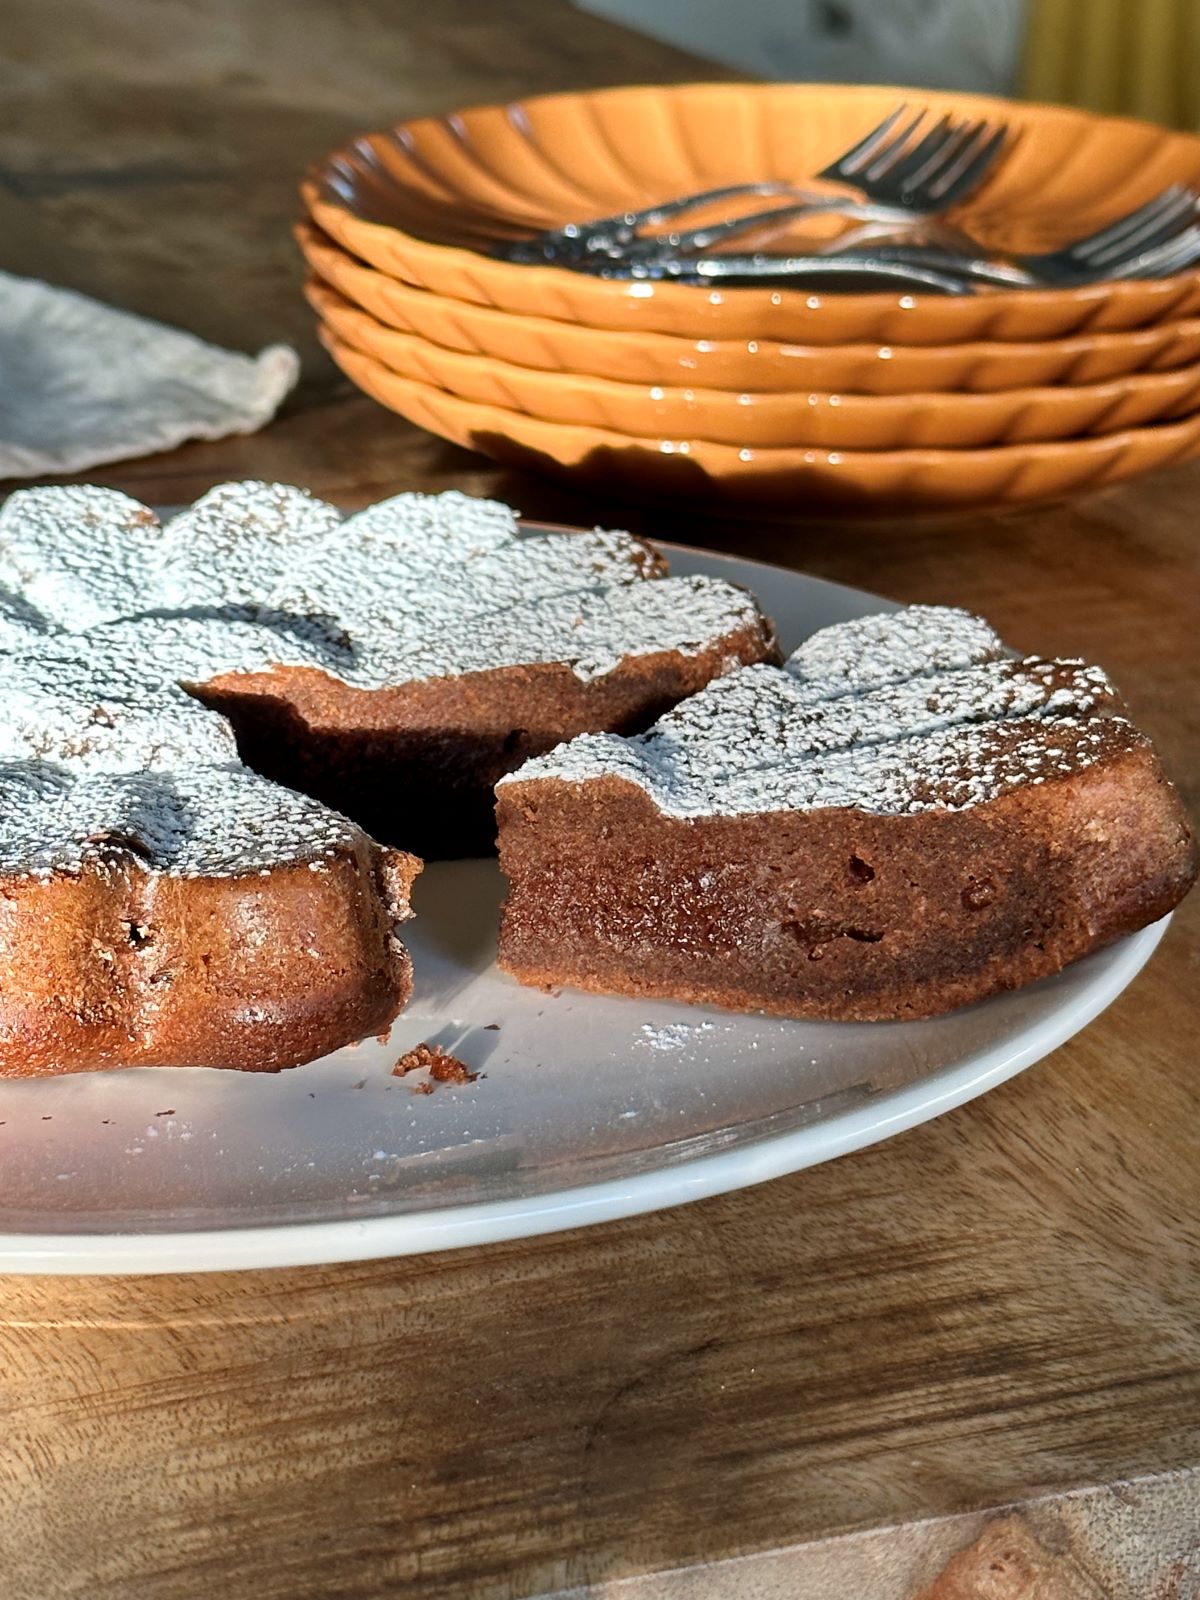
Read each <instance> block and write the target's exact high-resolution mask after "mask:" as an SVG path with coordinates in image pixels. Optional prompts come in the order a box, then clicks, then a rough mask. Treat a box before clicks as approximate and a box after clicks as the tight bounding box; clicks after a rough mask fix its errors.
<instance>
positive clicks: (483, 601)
mask: <svg viewBox="0 0 1200 1600" xmlns="http://www.w3.org/2000/svg"><path fill="white" fill-rule="evenodd" d="M661 572H662V569H661V564H660V563H659V562H658V559H657V557H656V556H655V555H654V554H653V552H652V551H651V550H650V549H649V547H647V546H646V545H644V544H643V543H641V541H639V540H637V539H634V538H632V537H631V536H630V535H629V534H626V533H608V532H604V531H603V530H600V529H596V530H594V531H593V532H591V533H584V534H578V535H575V534H567V535H561V534H536V533H525V532H524V531H523V530H522V529H521V528H520V526H519V524H518V522H517V518H516V515H515V513H514V512H513V511H512V510H511V509H510V508H509V507H508V506H505V505H501V504H499V503H498V502H496V501H489V500H478V499H473V498H471V497H470V496H467V495H463V494H459V493H457V492H451V493H448V494H443V495H421V494H410V495H398V496H395V497H394V498H392V499H390V500H385V501H382V502H380V503H379V504H378V505H375V506H372V507H371V508H369V509H368V510H366V511H363V512H360V513H358V514H357V515H356V516H352V517H349V518H343V517H342V515H341V514H340V513H339V512H338V511H337V510H336V509H335V508H334V507H333V506H331V505H328V504H327V503H326V502H324V501H322V500H319V499H318V498H316V497H315V496H314V495H311V494H309V493H307V491H305V490H303V489H298V488H293V487H291V486H288V485H285V484H267V483H258V482H243V483H229V484H222V485H220V486H218V487H217V488H215V489H213V490H211V491H210V492H209V493H208V494H206V495H204V496H203V497H202V498H201V499H200V500H198V501H197V502H196V504H195V505H194V506H192V507H190V508H189V509H188V510H186V511H184V512H183V513H182V514H181V515H179V516H178V517H175V518H174V519H173V520H172V521H170V522H168V523H167V524H166V525H165V526H163V525H162V524H160V522H159V521H158V519H157V518H156V517H155V516H154V514H153V513H152V512H151V511H150V510H148V509H147V508H146V507H145V506H142V505H140V504H139V503H138V502H137V501H136V500H133V499H131V498H130V497H129V496H127V495H123V494H119V493H117V492H116V491H114V490H109V489H101V488H94V487H84V488H48V489H30V490H21V491H19V492H17V493H16V494H14V495H12V496H11V497H10V498H9V500H8V501H7V503H6V504H5V505H4V507H3V509H0V586H2V587H0V807H2V815H0V866H3V868H4V870H7V871H22V870H32V871H37V872H48V871H68V872H73V871H78V870H79V868H80V866H81V865H82V864H83V863H84V862H86V861H89V860H94V859H99V858H103V859H108V858H109V857H111V856H112V855H113V854H114V852H118V853H119V852H121V851H124V852H125V853H126V855H128V854H132V855H134V856H137V857H140V858H142V859H144V860H145V861H146V862H148V863H149V864H150V865H151V866H152V867H154V868H155V869H156V870H161V871H164V872H169V873H177V874H183V875H189V874H195V873H201V872H204V873H217V874H224V873H240V872H248V871H261V870H266V869H269V868H270V867H271V866H273V865H276V864H278V863H280V862H282V861H293V860H295V861H305V860H308V861H310V862H311V863H312V864H313V865H314V867H319V866H320V864H321V863H322V862H323V861H324V860H325V859H326V858H327V857H328V856H329V855H330V854H331V853H337V852H338V851H340V850H343V849H345V848H347V847H349V846H350V845H352V844H353V843H354V841H355V840H356V839H360V838H361V837H362V836H361V834H359V833H358V830H356V829H354V828H353V827H352V825H351V824H350V823H348V822H346V821H345V819H343V818H341V817H338V816H337V815H335V814H334V813H332V812H330V811H328V810H326V809H325V808H324V807H322V806H320V805H318V804H317V803H316V802H313V801H309V800H304V799H302V798H301V797H300V796H297V795H292V794H290V793H289V792H287V791H284V790H280V789H278V788H276V787H274V786H273V785H270V784H268V783H266V782H264V781H263V780H261V779H258V778H256V777H254V776H253V775H252V774H250V773H249V772H248V771H246V769H244V768H243V767H242V766H241V765H240V763H239V762H238V760H237V753H236V747H235V744H234V740H233V736H232V733H231V731H230V729H229V727H228V725H227V724H226V723H225V721H224V720H223V719H222V718H221V717H219V716H218V715H216V714H215V713H213V712H210V711H207V710H205V709H204V708H203V707H202V706H200V705H199V704H197V703H196V702H195V701H194V700H192V699H191V698H190V697H189V696H188V695H187V694H186V693H185V692H184V689H183V688H181V687H180V685H181V684H182V685H185V686H186V685H197V684H202V683H204V682H205V681H207V680H210V679H212V678H215V677H217V676H219V675H224V674H229V673H239V672H257V671H263V670H266V669H269V668H272V667H314V668H317V669H319V670H321V671H323V672H325V673H328V674H329V675H330V676H332V677H334V678H337V679H340V680H341V681H343V682H345V683H347V684H351V685H353V686H355V687H358V688H365V689H374V688H381V687H384V686H389V687H395V686H399V685H402V684H404V683H407V682H412V681H415V680H424V679H429V678H439V677H446V676H455V675H460V674H463V673H468V672H486V671H491V670H495V669H497V668H502V667H509V666H524V665H532V664H535V663H538V662H550V661H553V662H564V663H567V664H569V665H570V666H571V667H572V668H573V669H574V671H575V672H576V673H577V674H578V676H579V677H581V678H583V679H590V678H594V677H600V676H603V675H605V674H606V673H609V672H612V671H613V670H614V669H615V668H616V667H617V666H618V665H619V664H620V663H621V662H622V661H624V660H627V659H629V658H630V657H636V656H645V655H650V654H653V653H656V652H658V651H679V652H682V653H684V654H695V653H697V652H700V651H703V650H706V649H711V648H713V647H714V646H717V647H719V646H720V644H721V643H722V642H723V641H725V640H726V639H727V638H728V637H729V636H730V635H731V634H734V633H736V632H739V631H741V630H743V629H747V628H757V627H758V626H759V614H758V610H757V606H756V605H755V603H754V601H753V600H752V599H751V598H750V596H748V595H747V594H745V593H744V592H743V591H742V590H739V589H736V588H734V587H733V586H732V585H729V584H725V583H721V582H719V581H717V580H711V579H706V578H667V577H663V576H662V575H661ZM647 580H653V581H647ZM6 591H7V592H6Z"/></svg>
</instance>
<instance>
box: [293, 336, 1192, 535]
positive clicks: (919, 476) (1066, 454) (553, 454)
mask: <svg viewBox="0 0 1200 1600" xmlns="http://www.w3.org/2000/svg"><path fill="white" fill-rule="evenodd" d="M321 338H322V342H323V343H324V345H325V347H326V349H327V350H328V351H329V353H330V355H331V356H332V357H333V359H334V360H335V361H336V362H337V364H338V365H339V366H340V367H341V369H342V371H343V372H344V373H345V374H346V375H347V377H348V378H350V379H351V381H352V382H353V383H355V384H357V385H358V387H359V388H360V389H362V390H364V391H365V392H366V393H367V394H369V395H371V396H373V398H374V399H376V400H378V401H380V402H381V403H382V404H383V405H385V406H388V407H390V409H391V410H393V411H398V412H399V413H400V414H401V416H404V417H407V418H408V420H409V421H410V422H415V423H416V424H417V425H418V426H420V427H422V428H427V429H429V431H430V432H431V433H436V434H439V435H440V436H441V437H442V438H444V439H450V440H452V441H453V442H454V443H456V444H460V445H464V446H466V447H467V448H468V449H471V450H478V451H480V452H481V453H482V454H484V455H488V456H492V457H493V458H494V459H496V460H498V461H503V462H505V463H507V464H509V465H512V466H517V467H523V468H529V469H534V470H542V471H555V472H568V473H569V474H570V475H571V477H572V478H573V479H576V480H581V479H586V480H592V481H594V482H597V483H598V484H599V485H601V486H603V487H604V488H605V489H606V490H608V491H610V492H613V493H618V494H626V495H629V496H630V497H633V498H638V499H642V498H659V497H664V496H666V497H670V498H672V499H675V500H683V499H687V498H697V499H703V500H705V501H709V502H711V501H713V500H718V501H723V502H725V503H728V504H734V505H743V506H756V505H757V506H762V507H773V508H776V509H778V508H781V507H789V508H795V509H804V508H818V507H820V508H829V509H838V510H842V511H850V512H855V513H858V514H861V515H875V514H882V513H887V514H892V515H894V514H896V513H897V512H918V511H920V512H926V511H934V510H958V511H962V510H966V509H970V508H973V507H977V508H982V507H989V506H991V507H998V506H1011V505H1019V504H1024V503H1029V502H1034V501H1039V500H1055V499H1058V498H1060V497H1061V496H1063V495H1067V494H1071V493H1073V492H1074V491H1076V490H1080V489H1095V488H1100V487H1101V486H1103V485H1106V484H1111V483H1117V482H1120V481H1121V480H1122V479H1124V478H1131V477H1133V476H1134V475H1135V474H1137V473H1140V472H1146V471H1149V470H1150V469H1151V468H1152V467H1159V466H1165V465H1167V464H1168V463H1171V462H1176V461H1183V460H1186V459H1188V458H1189V457H1191V456H1194V455H1196V454H1198V453H1200V415H1196V414H1193V415H1192V416H1190V417H1186V418H1184V419H1183V420H1181V421H1179V422H1163V423H1157V424H1153V425H1151V426H1149V427H1145V428H1131V429H1126V430H1125V431H1124V432H1122V433H1110V434H1102V435H1099V436H1097V437H1095V438H1090V439H1071V440H1066V441H1063V442H1057V443H1052V444H1015V445H1004V446H1001V447H998V448H996V449H983V450H874V451H872V450H821V449H817V448H813V449H804V450H801V449H794V450H769V449H768V450H760V449H751V448H749V447H747V448H743V449H738V448H736V447H734V446H732V445H723V444H711V443H708V442H705V441H700V440H689V439H684V440H672V439H636V438H633V437H632V436H630V435H628V434H622V433H616V432H614V431H612V430H610V429H604V428H585V427H575V426H570V425H568V424H564V423H557V422H542V421H539V420H538V419H537V418H536V417H529V416H525V415H524V414H523V413H521V412H519V411H510V410H507V409H505V408H504V407H502V406H488V405H480V404H478V403H477V402H475V401H472V400H463V399H460V398H459V397H458V396H457V395H452V394H447V393H446V392H445V391H444V390H442V389H436V388H434V387H433V386H432V385H431V384H427V383H418V382H416V381H414V380H413V379H411V378H402V377H400V376H399V375H398V374H397V373H395V372H392V371H391V370H390V369H389V368H388V367H385V366H384V365H383V363H382V362H380V361H376V360H375V359H374V358H373V357H371V356H367V355H363V354H362V352H361V351H358V350H355V349H354V348H353V347H352V346H350V345H348V344H346V343H345V342H344V341H342V340H340V339H338V338H337V336H336V334H334V333H333V332H331V331H330V330H329V329H328V328H326V327H324V326H322V328H321Z"/></svg>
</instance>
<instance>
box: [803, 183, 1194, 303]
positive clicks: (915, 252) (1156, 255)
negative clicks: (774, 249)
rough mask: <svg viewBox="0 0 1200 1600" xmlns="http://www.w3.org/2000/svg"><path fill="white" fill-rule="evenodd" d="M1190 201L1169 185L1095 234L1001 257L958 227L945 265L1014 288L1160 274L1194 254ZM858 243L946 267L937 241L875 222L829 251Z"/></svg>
mask: <svg viewBox="0 0 1200 1600" xmlns="http://www.w3.org/2000/svg"><path fill="white" fill-rule="evenodd" d="M1198 207H1200V196H1198V195H1197V192H1196V191H1195V190H1194V189H1190V188H1188V187H1187V186H1186V185H1185V184H1171V185H1169V187H1167V188H1166V189H1164V190H1162V192H1161V193H1159V194H1156V195H1154V196H1153V197H1152V198H1151V199H1150V200H1147V201H1145V202H1144V203H1143V204H1142V205H1140V206H1136V207H1135V208H1134V209H1133V210H1132V211H1129V212H1126V213H1125V214H1124V215H1123V216H1120V217H1117V218H1116V219H1115V220H1114V221H1112V222H1109V223H1106V224H1105V226H1104V227H1103V228H1100V229H1097V231H1096V232H1095V233H1089V234H1086V235H1085V236H1084V237H1083V238H1082V239H1075V240H1073V241H1072V242H1071V243H1069V244H1066V245H1063V246H1062V247H1061V248H1060V249H1058V250H1047V251H1043V252H1041V253H1040V254H1036V255H1013V256H1011V257H1010V258H1009V261H1008V262H1007V263H1005V262H997V261H995V260H991V259H989V258H988V254H987V251H986V249H985V247H984V246H983V245H979V244H976V243H975V242H974V241H973V240H972V239H970V238H969V237H968V236H966V235H963V234H960V239H961V244H960V245H959V247H958V248H957V249H956V250H954V251H953V252H952V254H953V257H954V259H953V270H955V271H958V272H961V273H962V274H963V275H964V276H966V277H969V278H971V279H972V280H973V281H975V282H977V283H991V284H996V285H999V286H1002V287H1018V288H1029V287H1034V286H1042V287H1052V288H1068V287H1071V286H1073V285H1074V286H1078V285H1081V284H1086V283H1097V282H1101V281H1103V280H1105V279H1111V278H1128V277H1143V278H1145V277H1167V276H1169V275H1170V274H1171V273H1172V272H1178V271H1181V270H1182V269H1183V267H1185V266H1187V265H1189V264H1190V263H1191V262H1192V261H1194V260H1195V259H1196V257H1195V254H1194V251H1193V250H1192V247H1191V235H1192V233H1193V232H1194V225H1195V223H1196V220H1197V217H1198V216H1200V210H1198ZM931 243H932V241H931ZM860 244H861V245H866V246H868V247H869V249H870V251H871V254H872V255H873V256H874V257H876V258H877V259H879V260H882V261H897V262H905V263H907V264H908V265H910V266H927V267H937V268H939V269H941V270H947V269H948V268H950V267H951V261H950V260H948V258H947V251H946V249H945V248H943V247H939V246H937V245H936V244H933V247H932V248H931V247H930V246H929V245H928V244H922V243H920V242H918V243H916V244H909V243H906V242H905V241H904V238H903V237H900V238H899V239H897V238H895V237H894V236H889V237H887V238H883V237H881V236H880V234H879V231H878V229H867V228H858V229H855V230H854V231H853V232H852V233H850V234H843V235H842V237H841V238H840V239H838V240H836V241H835V244H834V246H833V248H832V250H831V251H830V253H831V254H833V255H837V254H840V253H841V252H842V251H843V250H854V249H856V248H857V247H858V246H859V245H860Z"/></svg>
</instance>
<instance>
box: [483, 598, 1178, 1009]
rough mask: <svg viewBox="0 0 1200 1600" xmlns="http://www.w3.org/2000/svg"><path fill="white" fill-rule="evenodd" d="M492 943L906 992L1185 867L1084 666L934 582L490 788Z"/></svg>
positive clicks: (578, 957) (1091, 919)
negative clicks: (1019, 647)
mask: <svg viewBox="0 0 1200 1600" xmlns="http://www.w3.org/2000/svg"><path fill="white" fill-rule="evenodd" d="M497 793H498V805H497V818H498V822H499V830H500V863H501V867H502V869H503V871H504V873H505V874H506V876H507V878H508V880H509V886H510V888H509V895H508V900H507V904H506V905H505V908H504V914H503V923H502V930H501V938H500V962H501V965H502V966H503V967H505V968H506V969H507V970H508V971H509V972H510V973H512V974H513V975H514V976H515V977H517V978H519V979H520V980H521V981H522V982H524V983H529V984H540V985H549V984H572V985H576V986H578V987H581V988H586V989H593V990H598V991H601V992H605V993H612V994H636V995H660V996H669V997H671V998H674V999H679V1000H687V1001H693V1002H706V1003H712V1004H716V1005H722V1006H728V1007H731V1008H734V1009H737V1010H754V1009H762V1010H764V1011H771V1012H776V1013H780V1014H782V1015H786V1016H796V1017H813V1018H827V1019H856V1020H874V1019H902V1018H915V1017H927V1016H931V1015H933V1014H935V1013H938V1012H943V1011H947V1010H950V1009H951V1008H953V1007H956V1006H961V1005H965V1004H968V1003H969V1002H971V1001H975V1000H980V999H983V998H984V997H985V996H987V995H991V994H995V993H996V992H998V991H1000V990H1004V989H1011V988H1015V987H1017V986H1019V985H1021V984H1025V983H1029V982H1031V981H1033V980H1034V979H1036V978H1041V977H1044V976H1046V975H1047V974H1049V973H1052V972H1056V971H1058V970H1059V969H1060V968H1061V967H1063V966H1065V965H1066V964H1067V963H1068V962H1071V961H1075V960H1078V959H1079V958H1080V957H1081V956H1084V955H1086V954H1088V953H1089V952H1090V951H1092V950H1095V949H1098V948H1100V947H1101V946H1102V945H1104V944H1107V943H1108V942H1110V941H1111V940H1113V939H1115V938H1117V937H1119V936H1120V935H1122V934H1125V933H1129V932H1131V931H1132V930H1134V929H1136V928H1140V927H1143V926H1145V925H1146V924H1147V923H1150V922H1152V921H1154V920H1156V919H1157V918H1158V917H1161V916H1163V915H1164V914H1165V913H1166V912H1167V911H1169V910H1170V909H1171V908H1172V907H1173V906H1174V905H1176V904H1177V903H1178V901H1179V900H1180V899H1181V898H1182V896H1183V895H1184V894H1185V893H1186V891H1187V889H1188V888H1189V886H1190V885H1191V883H1192V881H1193V879H1194V877H1195V874H1196V866H1197V861H1196V848H1195V841H1194V839H1193V837H1192V833H1191V830H1190V829H1189V827H1188V823H1187V820H1186V818H1185V816H1184V813H1183V811H1182V808H1181V806H1180V803H1179V800H1178V798H1177V796H1176V794H1175V791H1174V790H1173V788H1172V787H1171V785H1170V784H1169V783H1168V782H1167V780H1166V778H1165V777H1164V775H1163V773H1162V770H1161V768H1160V766H1159V763H1158V760H1157V757H1156V756H1155V753H1154V751H1153V749H1152V747H1151V746H1150V744H1149V742H1148V741H1147V739H1146V738H1145V737H1144V736H1143V735H1142V734H1140V733H1139V732H1138V731H1137V730H1136V729H1135V728H1134V727H1133V726H1132V725H1131V723H1130V722H1129V721H1128V720H1127V718H1126V717H1125V715H1124V713H1123V707H1122V705H1121V703H1120V701H1119V700H1118V698H1117V696H1116V694H1115V692H1114V690H1113V688H1112V685H1111V684H1110V683H1109V682H1108V680H1107V678H1106V677H1105V676H1104V674H1103V673H1102V672H1100V671H1099V670H1098V669H1096V668H1094V667H1087V666H1084V665H1083V664H1081V663H1079V662H1072V661H1045V660H1039V659H1036V658H1034V659H1027V660H1023V661H1018V660H1012V659H1010V658H1009V657H1008V656H1007V654H1006V652H1005V651H1004V648H1003V646H1002V644H1001V642H1000V640H999V639H998V638H997V637H996V635H995V634H994V633H993V632H992V630H991V629H990V628H989V627H988V626H987V625H986V623H984V622H982V621H981V620H980V619H979V618H976V617H971V616H969V615H968V614H966V613H965V612H961V611H953V610H948V609H944V608H939V607H915V606H914V607H911V608H909V609H907V610H903V611H898V612H893V613H887V614H883V615H879V616H872V617H866V618H863V619H860V620H859V621H856V622H851V623H845V624H841V625H839V626H836V627H833V628H829V629H826V630H824V631H823V632H821V633H818V634H816V635H814V637H813V638H812V639H810V640H809V641H808V643H807V644H805V645H804V646H802V647H801V649H799V650H798V651H797V652H796V653H795V655H793V656H792V657H791V658H790V660H789V661H788V662H787V663H786V665H785V666H784V667H783V668H782V669H780V668H777V667H773V666H768V665H752V666H748V667H745V668H744V669H742V670H740V671H738V672H734V673H732V674H730V675H729V676H727V677H723V678H720V679H717V680H715V681H714V682H712V683H711V684H709V685H708V686H707V687H706V688H705V689H704V690H702V691H701V692H700V693H698V694H697V695H695V696H693V697H692V698H691V699H689V700H687V701H685V702H684V703H683V704H681V705H680V706H678V707H677V708H676V709H675V710H674V711H672V712H671V713H669V714H668V715H666V716H664V717H663V718H662V719H661V720H660V721H659V722H658V723H656V724H655V725H654V727H652V728H651V729H650V730H649V731H648V732H647V733H645V734H642V735H640V736H638V737H634V738H621V737H614V736H612V735H605V734H600V735H585V736H583V737H580V738H577V739H574V740H572V741H571V742H569V743H567V744H564V745H561V746H560V747H559V748H558V749H556V750H554V751H552V752H550V753H549V754H547V755H545V756H542V757H540V758H538V759H536V760H533V761H530V762H527V763H526V764H525V766H524V767H522V768H521V769H520V770H519V771H518V772H516V773H514V774H512V775H511V776H509V777H507V778H505V779H504V780H502V782H501V783H500V785H499V787H498V791H497Z"/></svg>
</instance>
